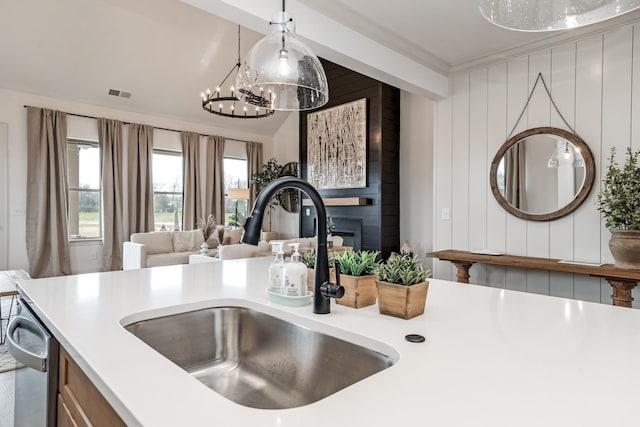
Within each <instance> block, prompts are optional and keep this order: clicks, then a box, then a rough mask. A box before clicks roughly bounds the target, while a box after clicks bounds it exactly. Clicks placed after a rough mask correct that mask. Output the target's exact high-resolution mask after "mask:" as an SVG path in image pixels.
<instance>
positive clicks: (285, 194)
mask: <svg viewBox="0 0 640 427" xmlns="http://www.w3.org/2000/svg"><path fill="white" fill-rule="evenodd" d="M284 176H298V164H297V163H293V162H291V163H287V164H285V165H281V164H280V163H278V160H276V159H275V158H271V159H269V160H268V161H267V163H265V164H264V165H262V172H259V173H256V174H254V175H252V176H251V184H254V185H255V186H256V191H257V192H260V191H262V189H263V188H264V187H266V186H267V185H268V184H270V183H271V181H273V180H275V179H278V178H282V177H284ZM278 206H280V207H282V208H283V209H284V210H286V211H287V212H297V211H298V191H297V190H295V189H292V188H285V189H283V190H280V191H278V192H277V193H276V194H274V195H273V197H272V198H271V200H270V201H269V231H271V213H272V212H273V210H274V209H275V208H277V207H278Z"/></svg>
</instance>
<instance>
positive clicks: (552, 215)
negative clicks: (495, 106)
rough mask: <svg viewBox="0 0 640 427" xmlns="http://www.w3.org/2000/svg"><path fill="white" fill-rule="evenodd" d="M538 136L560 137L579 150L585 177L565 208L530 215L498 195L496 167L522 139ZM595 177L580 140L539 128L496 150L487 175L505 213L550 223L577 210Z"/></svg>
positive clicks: (588, 151) (559, 132)
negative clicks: (578, 190)
mask: <svg viewBox="0 0 640 427" xmlns="http://www.w3.org/2000/svg"><path fill="white" fill-rule="evenodd" d="M539 134H551V135H556V136H560V137H562V138H564V139H566V140H567V141H569V142H571V143H572V144H573V145H574V146H575V147H577V148H578V149H579V150H580V154H581V155H582V157H583V158H584V167H585V177H584V183H583V184H582V188H581V189H580V192H579V193H578V194H577V195H576V196H575V197H574V199H573V200H572V201H571V202H570V203H569V204H567V205H566V206H564V207H562V208H560V209H558V210H557V211H554V212H549V213H544V214H532V213H528V212H523V211H521V210H519V209H517V208H515V207H513V206H511V205H510V204H509V202H507V200H506V199H505V198H504V196H503V195H502V193H500V189H499V188H498V178H497V174H498V165H499V164H500V160H501V159H502V157H503V156H504V154H505V153H506V152H507V150H509V149H510V148H511V147H513V146H514V145H515V144H517V143H518V142H520V141H522V140H523V139H525V138H527V137H529V136H531V135H539ZM595 176H596V165H595V161H594V160H593V154H591V150H590V149H589V146H588V145H587V144H586V143H585V142H584V141H583V140H582V138H580V137H579V136H578V135H575V134H573V133H570V132H567V131H566V130H563V129H559V128H554V127H540V128H533V129H528V130H525V131H524V132H520V133H519V134H517V135H515V136H513V137H511V138H510V139H509V140H508V141H507V142H505V143H504V144H503V145H502V147H500V149H499V150H498V152H497V153H496V155H495V157H494V158H493V161H492V162H491V172H490V174H489V183H490V185H491V191H492V192H493V195H494V197H495V198H496V200H497V201H498V203H499V204H500V206H502V207H503V208H504V209H505V210H506V211H507V212H509V213H510V214H512V215H515V216H517V217H518V218H522V219H528V220H532V221H550V220H554V219H558V218H562V217H563V216H565V215H568V214H570V213H571V212H573V211H574V210H576V209H577V208H578V206H580V205H581V204H582V202H584V200H585V199H586V198H587V196H588V195H589V193H590V192H591V189H592V188H593V182H594V180H595Z"/></svg>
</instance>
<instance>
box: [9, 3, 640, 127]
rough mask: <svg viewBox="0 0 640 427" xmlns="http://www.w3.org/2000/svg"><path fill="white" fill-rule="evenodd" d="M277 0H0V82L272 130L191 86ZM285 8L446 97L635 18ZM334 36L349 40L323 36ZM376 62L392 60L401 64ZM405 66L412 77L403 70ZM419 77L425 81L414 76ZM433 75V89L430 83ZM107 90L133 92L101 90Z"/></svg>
mask: <svg viewBox="0 0 640 427" xmlns="http://www.w3.org/2000/svg"><path fill="white" fill-rule="evenodd" d="M186 3H190V4H192V5H195V6H198V7H200V8H202V9H206V10H208V11H209V12H211V13H207V12H206V11H203V10H201V9H199V8H196V7H193V6H191V5H189V4H186ZM280 5H281V2H280V0H183V1H179V0H135V1H132V0H56V1H50V0H20V1H15V0H0V87H3V88H7V89H13V90H19V91H25V92H32V93H36V94H41V95H45V96H51V97H55V98H63V99H70V100H76V101H80V102H84V103H89V104H94V105H99V106H105V107H111V108H117V109H121V110H127V111H134V112H141V113H148V114H152V115H158V116H166V117H170V118H174V119H179V120H184V121H189V122H195V123H202V124H209V125H213V126H217V127H222V128H233V129H242V130H244V131H246V132H251V133H257V134H262V135H273V134H274V132H275V131H276V130H277V129H278V128H279V127H280V126H281V124H282V122H283V121H284V119H285V118H286V116H287V113H276V114H275V115H274V116H272V117H270V118H267V119H260V120H238V119H227V118H221V117H218V116H214V115H212V114H209V113H207V112H205V111H203V110H202V108H201V104H200V100H199V94H200V92H202V91H203V90H204V89H206V88H207V87H212V88H213V87H215V86H216V85H217V84H218V83H219V82H220V81H221V80H222V78H223V77H224V76H225V75H226V74H227V72H228V71H229V70H230V69H231V67H232V66H233V64H234V63H235V61H236V59H237V39H236V37H237V25H236V24H235V23H233V22H236V23H241V24H242V25H243V30H242V54H244V53H245V52H246V51H247V50H248V49H249V47H250V46H252V45H253V44H254V43H255V42H257V41H258V40H259V39H260V38H261V37H262V35H261V34H259V32H263V33H266V32H267V31H269V28H268V25H267V21H268V19H269V18H270V15H271V13H272V12H276V11H277V10H278V9H279V8H280ZM287 10H289V11H290V12H291V14H292V15H293V16H294V18H298V16H296V13H298V14H299V17H300V19H298V33H299V34H301V36H303V37H307V38H308V39H310V41H311V43H312V45H313V46H314V48H315V49H317V50H318V52H319V53H320V54H321V55H322V56H324V57H326V58H328V59H331V60H333V61H335V62H338V63H341V64H342V65H345V66H348V67H351V68H353V69H356V70H358V71H360V72H364V73H366V74H369V75H372V76H373V77H376V78H380V79H381V80H384V81H387V82H388V83H390V84H395V85H397V86H398V87H401V88H403V89H405V90H410V91H414V92H415V93H421V94H425V93H427V94H430V93H435V94H440V95H439V96H443V93H444V96H446V90H447V88H446V82H447V75H448V73H449V71H450V70H452V69H458V68H462V67H465V66H469V65H470V64H473V63H477V62H479V61H482V60H483V58H484V59H486V58H491V59H493V60H495V58H500V57H504V56H508V55H510V54H516V53H517V52H518V51H519V50H522V49H531V48H532V47H533V46H538V45H539V44H540V43H547V44H548V43H554V42H556V41H559V40H564V39H567V38H571V37H576V36H581V35H584V34H586V33H588V32H589V31H595V30H598V31H599V30H601V29H602V27H603V25H606V26H613V25H619V24H620V23H623V22H629V21H631V20H635V19H639V18H640V12H634V13H632V14H629V15H626V16H623V17H620V18H617V19H616V20H613V21H610V22H608V23H606V24H603V25H599V26H591V28H590V27H587V28H584V29H579V30H574V31H573V32H570V33H568V32H565V33H560V34H559V35H558V34H553V33H518V32H512V31H508V30H504V29H501V28H498V27H495V26H493V25H492V24H490V23H488V22H486V21H485V20H484V19H483V18H482V16H481V15H480V13H479V11H478V8H477V0H455V1H454V0H429V1H424V0H394V1H388V0H377V1H373V0H290V1H289V2H287ZM249 11H251V12H249ZM266 11H270V12H268V13H267V12H266ZM216 15H218V16H216ZM221 17H224V18H226V19H228V20H226V19H223V18H221ZM231 21H233V22H231ZM314 27H315V28H314ZM248 28H252V29H253V30H256V31H253V30H250V29H248ZM340 29H343V30H344V29H346V30H347V31H349V32H350V33H344V32H342V33H341V32H340V31H339V30H340ZM352 31H355V33H353V32H352ZM341 34H351V35H354V37H344V36H342V39H339V40H337V41H336V40H329V39H328V38H329V37H330V36H332V35H333V36H334V37H336V36H340V35H341ZM325 39H326V40H325ZM349 45H351V46H349ZM349 49H351V50H349ZM377 52H380V53H377ZM356 57H357V58H356ZM390 58H395V60H392V61H390V60H389V59H390ZM352 59H353V61H352ZM385 62H386V63H387V64H388V63H389V62H402V64H403V65H402V69H401V70H400V71H397V69H396V70H394V69H393V68H389V67H388V66H387V65H385ZM405 68H409V69H410V70H409V71H413V74H411V73H407V74H403V73H404V71H405V70H404V69H405ZM424 75H427V76H428V77H429V78H428V79H426V80H424V81H421V78H422V77H423V76H424ZM438 79H439V80H438ZM434 82H438V83H437V84H439V85H440V87H441V88H440V89H436V90H431V89H430V87H429V85H431V84H434ZM442 82H444V89H442V86H443V85H442ZM231 84H233V83H232V82H229V85H231ZM110 88H115V89H122V90H126V91H131V92H132V93H133V95H132V97H131V99H123V98H116V97H112V96H108V95H107V92H108V90H109V89H110ZM413 88H416V90H413ZM423 89H424V90H423Z"/></svg>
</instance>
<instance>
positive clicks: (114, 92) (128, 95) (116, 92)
mask: <svg viewBox="0 0 640 427" xmlns="http://www.w3.org/2000/svg"><path fill="white" fill-rule="evenodd" d="M109 95H111V96H119V97H120V98H131V92H127V91H126V90H118V89H109Z"/></svg>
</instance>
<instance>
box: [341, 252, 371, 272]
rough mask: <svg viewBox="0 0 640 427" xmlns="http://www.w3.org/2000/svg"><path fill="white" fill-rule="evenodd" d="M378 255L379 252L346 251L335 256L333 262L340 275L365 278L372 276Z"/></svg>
mask: <svg viewBox="0 0 640 427" xmlns="http://www.w3.org/2000/svg"><path fill="white" fill-rule="evenodd" d="M379 254H380V251H346V252H342V253H340V254H336V256H335V260H336V262H337V263H338V264H339V265H340V273H341V274H348V275H350V276H366V275H369V274H373V272H374V269H375V266H376V260H377V258H378V255H379Z"/></svg>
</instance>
